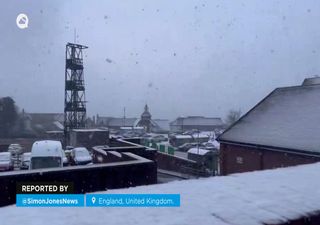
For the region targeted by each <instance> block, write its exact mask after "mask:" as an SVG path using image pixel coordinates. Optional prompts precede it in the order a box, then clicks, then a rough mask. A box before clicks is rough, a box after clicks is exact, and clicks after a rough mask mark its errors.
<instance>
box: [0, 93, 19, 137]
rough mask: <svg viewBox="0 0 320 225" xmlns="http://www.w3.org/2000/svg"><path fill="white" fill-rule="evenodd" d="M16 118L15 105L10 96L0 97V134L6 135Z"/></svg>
mask: <svg viewBox="0 0 320 225" xmlns="http://www.w3.org/2000/svg"><path fill="white" fill-rule="evenodd" d="M17 118H18V113H17V107H16V106H15V102H14V100H13V99H12V98H11V97H4V98H0V136H1V137H8V136H9V133H10V131H11V129H12V128H13V126H14V124H15V122H16V120H17Z"/></svg>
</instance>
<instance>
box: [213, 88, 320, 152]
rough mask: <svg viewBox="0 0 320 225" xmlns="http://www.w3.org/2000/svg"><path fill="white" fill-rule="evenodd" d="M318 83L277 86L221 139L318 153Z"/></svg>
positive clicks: (319, 131)
mask: <svg viewBox="0 0 320 225" xmlns="http://www.w3.org/2000/svg"><path fill="white" fill-rule="evenodd" d="M319 124H320V85H309V86H295V87H285V88H277V89H275V90H274V91H273V92H272V93H271V94H269V95H268V96H267V97H266V98H265V99H264V100H262V101H261V102H260V103H258V104H257V105H256V106H255V107H254V108H253V109H251V110H250V111H249V112H248V113H247V114H246V115H244V116H243V117H242V118H240V120H238V122H236V123H235V124H234V125H233V126H232V127H231V128H229V129H227V130H226V131H225V132H224V133H223V134H222V135H220V136H219V140H220V141H231V142H238V143H245V144H254V145H262V146H269V147H276V148H286V149H292V150H301V151H308V152H309V151H311V152H317V153H320V139H319V135H320V126H319Z"/></svg>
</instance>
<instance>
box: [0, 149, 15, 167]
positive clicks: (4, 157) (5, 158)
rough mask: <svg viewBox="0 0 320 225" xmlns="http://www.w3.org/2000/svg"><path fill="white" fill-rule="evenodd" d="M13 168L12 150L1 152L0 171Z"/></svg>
mask: <svg viewBox="0 0 320 225" xmlns="http://www.w3.org/2000/svg"><path fill="white" fill-rule="evenodd" d="M9 170H13V159H12V153H11V152H0V171H9Z"/></svg>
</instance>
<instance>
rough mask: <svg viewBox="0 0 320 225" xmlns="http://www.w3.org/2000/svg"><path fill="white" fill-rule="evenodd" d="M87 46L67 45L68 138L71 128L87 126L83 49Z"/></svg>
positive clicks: (65, 118)
mask: <svg viewBox="0 0 320 225" xmlns="http://www.w3.org/2000/svg"><path fill="white" fill-rule="evenodd" d="M86 48H88V47H86V46H83V45H79V44H72V43H68V44H67V45H66V67H65V97H64V133H65V138H66V139H67V140H68V139H69V131H70V130H72V129H75V128H84V127H85V120H86V112H87V110H86V99H85V85H84V74H83V53H82V50H83V49H86Z"/></svg>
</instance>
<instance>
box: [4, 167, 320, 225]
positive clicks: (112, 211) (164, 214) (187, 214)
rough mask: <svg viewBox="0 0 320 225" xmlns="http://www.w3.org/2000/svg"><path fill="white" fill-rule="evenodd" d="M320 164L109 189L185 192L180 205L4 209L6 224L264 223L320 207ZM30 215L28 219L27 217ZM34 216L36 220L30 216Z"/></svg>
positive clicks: (216, 224) (298, 214) (247, 224)
mask: <svg viewBox="0 0 320 225" xmlns="http://www.w3.org/2000/svg"><path fill="white" fill-rule="evenodd" d="M319 170H320V163H316V164H309V165H303V166H297V167H290V168H282V169H275V170H265V171H256V172H249V173H241V174H233V175H229V176H222V177H212V178H202V179H195V180H184V181H175V182H171V183H166V184H158V185H148V186H140V187H135V188H128V189H120V190H119V189H118V190H108V191H107V192H105V193H107V194H113V193H121V194H126V193H134V194H139V193H141V194H142V193H144V194H145V193H155V194H157V193H158V194H169V193H178V194H180V195H181V206H180V207H178V208H88V207H87V208H76V207H75V208H17V207H16V206H14V205H12V206H7V207H3V208H0V214H1V215H4V218H3V219H2V220H1V224H2V225H18V224H24V225H35V224H44V223H45V224H46V223H48V221H50V224H55V225H64V224H78V225H83V224H95V225H103V224H106V223H107V224H110V225H113V224H117V225H128V224H136V225H139V224H144V225H145V224H152V225H174V224H183V225H194V224H199V225H262V224H276V223H277V222H280V221H286V220H289V219H297V218H299V217H301V216H306V215H308V214H311V213H315V212H319V210H320V201H319V198H318V197H319V196H320V188H319V187H320V173H319ZM26 218H28V219H26ZM31 218H32V219H31Z"/></svg>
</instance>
